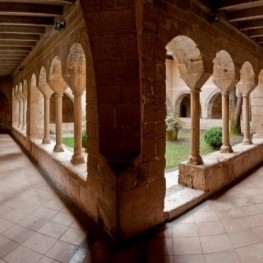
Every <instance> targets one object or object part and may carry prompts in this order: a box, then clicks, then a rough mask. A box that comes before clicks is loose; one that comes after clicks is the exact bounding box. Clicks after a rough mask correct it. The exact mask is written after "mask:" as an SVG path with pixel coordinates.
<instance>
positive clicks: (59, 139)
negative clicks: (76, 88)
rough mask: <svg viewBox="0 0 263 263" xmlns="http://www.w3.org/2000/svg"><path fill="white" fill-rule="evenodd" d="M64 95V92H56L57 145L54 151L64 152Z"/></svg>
mask: <svg viewBox="0 0 263 263" xmlns="http://www.w3.org/2000/svg"><path fill="white" fill-rule="evenodd" d="M62 97H63V94H59V93H55V108H56V145H55V147H54V150H53V151H54V152H63V151H64V149H63V147H62Z"/></svg>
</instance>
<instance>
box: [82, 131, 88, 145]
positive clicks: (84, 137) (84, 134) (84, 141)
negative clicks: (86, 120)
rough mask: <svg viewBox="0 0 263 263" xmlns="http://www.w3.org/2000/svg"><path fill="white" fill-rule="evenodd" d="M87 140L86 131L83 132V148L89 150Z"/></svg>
mask: <svg viewBox="0 0 263 263" xmlns="http://www.w3.org/2000/svg"><path fill="white" fill-rule="evenodd" d="M87 138H88V135H87V133H86V130H84V131H83V132H82V147H84V148H87Z"/></svg>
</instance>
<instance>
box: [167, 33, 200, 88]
mask: <svg viewBox="0 0 263 263" xmlns="http://www.w3.org/2000/svg"><path fill="white" fill-rule="evenodd" d="M166 49H167V54H168V55H171V56H172V57H173V58H174V59H175V60H176V62H177V65H178V70H179V72H180V75H181V78H182V79H183V80H184V82H185V83H186V84H187V86H188V87H189V88H190V89H196V88H200V87H197V86H198V82H199V81H200V79H201V78H202V76H203V75H204V63H203V59H202V55H201V52H200V50H199V49H198V48H197V45H196V43H195V42H194V41H193V40H192V39H191V38H189V37H187V36H183V35H180V36H177V37H175V38H173V39H172V40H171V41H170V42H169V43H168V44H167V45H166Z"/></svg>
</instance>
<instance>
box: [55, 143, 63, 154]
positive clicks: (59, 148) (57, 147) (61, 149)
mask: <svg viewBox="0 0 263 263" xmlns="http://www.w3.org/2000/svg"><path fill="white" fill-rule="evenodd" d="M53 151H54V152H64V149H63V147H62V145H60V144H56V145H55V147H54V149H53Z"/></svg>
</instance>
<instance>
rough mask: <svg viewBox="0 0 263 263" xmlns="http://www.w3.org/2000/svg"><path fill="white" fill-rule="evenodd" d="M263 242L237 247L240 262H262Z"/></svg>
mask: <svg viewBox="0 0 263 263" xmlns="http://www.w3.org/2000/svg"><path fill="white" fill-rule="evenodd" d="M262 251H263V244H262V243H259V244H254V245H251V246H247V247H243V248H238V249H236V252H237V254H238V256H239V259H240V261H241V262H242V263H248V262H251V263H252V262H253V263H262V262H263V253H262Z"/></svg>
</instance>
